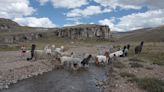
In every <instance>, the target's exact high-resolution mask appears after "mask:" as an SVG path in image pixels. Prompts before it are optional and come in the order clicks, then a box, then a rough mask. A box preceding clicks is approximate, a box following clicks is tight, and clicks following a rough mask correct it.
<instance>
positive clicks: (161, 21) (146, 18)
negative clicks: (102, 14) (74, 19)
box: [99, 9, 164, 31]
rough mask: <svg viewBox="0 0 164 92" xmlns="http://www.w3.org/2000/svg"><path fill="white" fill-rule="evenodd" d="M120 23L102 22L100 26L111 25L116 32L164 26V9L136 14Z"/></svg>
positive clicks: (122, 19) (125, 17)
mask: <svg viewBox="0 0 164 92" xmlns="http://www.w3.org/2000/svg"><path fill="white" fill-rule="evenodd" d="M119 20H120V22H118V23H117V24H114V22H113V21H112V20H111V19H104V20H100V21H99V23H100V24H106V25H109V27H110V28H111V29H112V30H114V31H129V30H136V29H140V28H147V27H157V26H160V25H164V9H160V10H150V11H147V12H145V13H134V14H131V15H127V16H124V17H121V18H120V19H119Z"/></svg>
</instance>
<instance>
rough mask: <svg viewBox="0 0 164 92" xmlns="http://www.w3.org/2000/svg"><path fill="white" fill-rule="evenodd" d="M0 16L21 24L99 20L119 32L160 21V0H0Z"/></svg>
mask: <svg viewBox="0 0 164 92" xmlns="http://www.w3.org/2000/svg"><path fill="white" fill-rule="evenodd" d="M0 18H7V19H11V20H13V21H15V22H17V23H19V24H20V25H21V26H30V27H45V28H53V27H64V26H72V25H78V24H100V25H108V26H109V27H110V29H111V30H112V31H121V32H123V31H129V30H136V29H140V28H147V27H157V26H160V25H164V0H0Z"/></svg>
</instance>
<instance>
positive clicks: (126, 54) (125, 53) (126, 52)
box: [124, 48, 128, 57]
mask: <svg viewBox="0 0 164 92" xmlns="http://www.w3.org/2000/svg"><path fill="white" fill-rule="evenodd" d="M124 56H125V57H126V56H128V48H125V50H124Z"/></svg>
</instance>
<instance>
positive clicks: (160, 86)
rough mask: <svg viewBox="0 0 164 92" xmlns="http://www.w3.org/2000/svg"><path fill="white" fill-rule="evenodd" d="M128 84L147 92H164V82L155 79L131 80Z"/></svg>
mask: <svg viewBox="0 0 164 92" xmlns="http://www.w3.org/2000/svg"><path fill="white" fill-rule="evenodd" d="M129 81H130V82H135V83H136V84H137V85H138V87H139V88H141V89H144V90H146V91H147V92H164V81H163V80H159V79H156V78H136V77H134V78H132V79H130V80H129Z"/></svg>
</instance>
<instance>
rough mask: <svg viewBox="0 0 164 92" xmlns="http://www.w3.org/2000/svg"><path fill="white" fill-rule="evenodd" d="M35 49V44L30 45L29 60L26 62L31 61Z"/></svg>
mask: <svg viewBox="0 0 164 92" xmlns="http://www.w3.org/2000/svg"><path fill="white" fill-rule="evenodd" d="M35 48H36V45H35V44H32V45H31V57H30V58H27V60H28V61H29V60H32V59H33V57H34V51H35Z"/></svg>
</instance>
